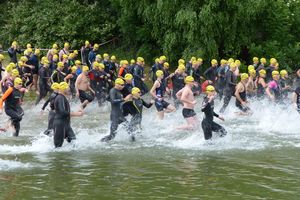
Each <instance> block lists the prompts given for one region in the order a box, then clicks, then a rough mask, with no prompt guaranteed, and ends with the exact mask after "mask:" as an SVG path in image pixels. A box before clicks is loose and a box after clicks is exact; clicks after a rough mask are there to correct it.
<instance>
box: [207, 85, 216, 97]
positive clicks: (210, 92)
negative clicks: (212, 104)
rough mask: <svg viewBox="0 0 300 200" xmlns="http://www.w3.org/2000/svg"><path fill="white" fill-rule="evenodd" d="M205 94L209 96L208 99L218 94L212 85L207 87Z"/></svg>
mask: <svg viewBox="0 0 300 200" xmlns="http://www.w3.org/2000/svg"><path fill="white" fill-rule="evenodd" d="M205 92H206V94H207V96H208V97H210V96H214V95H215V93H216V91H215V88H214V86H212V85H208V86H206V89H205Z"/></svg>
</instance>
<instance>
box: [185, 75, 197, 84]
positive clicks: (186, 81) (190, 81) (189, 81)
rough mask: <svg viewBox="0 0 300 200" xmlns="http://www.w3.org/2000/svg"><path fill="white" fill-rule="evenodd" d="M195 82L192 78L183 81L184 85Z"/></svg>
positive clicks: (188, 77)
mask: <svg viewBox="0 0 300 200" xmlns="http://www.w3.org/2000/svg"><path fill="white" fill-rule="evenodd" d="M194 81H195V80H194V78H193V77H192V76H187V77H186V78H185V79H184V82H185V83H193V82H194Z"/></svg>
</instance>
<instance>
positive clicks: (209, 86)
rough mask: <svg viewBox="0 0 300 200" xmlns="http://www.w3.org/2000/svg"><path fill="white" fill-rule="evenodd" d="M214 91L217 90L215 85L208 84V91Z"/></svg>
mask: <svg viewBox="0 0 300 200" xmlns="http://www.w3.org/2000/svg"><path fill="white" fill-rule="evenodd" d="M213 91H215V88H214V86H212V85H208V86H206V92H213Z"/></svg>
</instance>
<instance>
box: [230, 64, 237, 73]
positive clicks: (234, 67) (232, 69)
mask: <svg viewBox="0 0 300 200" xmlns="http://www.w3.org/2000/svg"><path fill="white" fill-rule="evenodd" d="M235 70H236V64H235V63H234V62H232V63H230V71H232V72H234V71H235Z"/></svg>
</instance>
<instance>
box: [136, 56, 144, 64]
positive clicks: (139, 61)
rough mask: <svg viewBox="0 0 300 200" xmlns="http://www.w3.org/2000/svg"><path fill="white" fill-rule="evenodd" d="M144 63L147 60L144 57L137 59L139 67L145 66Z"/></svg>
mask: <svg viewBox="0 0 300 200" xmlns="http://www.w3.org/2000/svg"><path fill="white" fill-rule="evenodd" d="M144 62H145V60H144V58H143V57H137V59H136V63H137V64H138V65H140V66H143V65H144Z"/></svg>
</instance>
